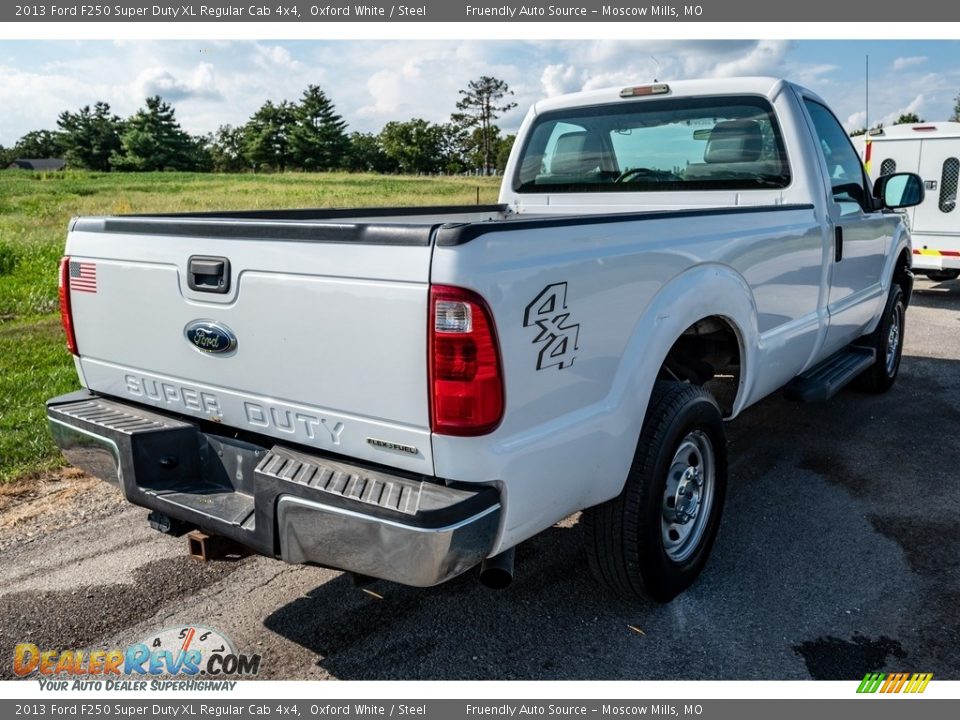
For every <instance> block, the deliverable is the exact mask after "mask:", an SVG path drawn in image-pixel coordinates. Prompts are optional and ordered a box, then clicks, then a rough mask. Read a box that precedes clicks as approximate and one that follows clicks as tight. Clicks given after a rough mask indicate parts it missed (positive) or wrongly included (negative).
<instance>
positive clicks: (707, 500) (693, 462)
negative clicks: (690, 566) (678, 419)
mask: <svg viewBox="0 0 960 720" xmlns="http://www.w3.org/2000/svg"><path fill="white" fill-rule="evenodd" d="M716 467H717V466H716V456H715V454H714V450H713V443H712V442H711V441H710V437H709V436H708V435H707V434H706V433H705V432H704V431H703V430H692V431H691V432H689V433H687V435H686V436H685V437H684V438H683V440H681V441H680V445H679V446H678V447H677V451H676V452H675V453H674V455H673V460H672V461H671V462H670V468H669V470H667V482H666V485H665V487H664V492H663V500H662V503H661V508H662V511H661V517H660V535H661V538H662V540H663V550H664V552H665V553H666V555H667V557H668V558H669V559H670V560H671V561H673V562H675V563H682V562H685V561H686V560H688V559H689V558H690V556H691V555H693V554H694V553H695V552H696V550H697V548H698V547H700V543H701V541H702V540H703V536H704V534H705V533H706V529H707V524H708V523H709V520H710V510H711V509H712V507H713V496H714V487H715V485H716V472H717V470H716Z"/></svg>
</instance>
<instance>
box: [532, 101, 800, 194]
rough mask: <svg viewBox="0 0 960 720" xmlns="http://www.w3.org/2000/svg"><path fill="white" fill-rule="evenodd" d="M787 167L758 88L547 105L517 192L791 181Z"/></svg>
mask: <svg viewBox="0 0 960 720" xmlns="http://www.w3.org/2000/svg"><path fill="white" fill-rule="evenodd" d="M789 184H790V168H789V164H788V162H787V157H786V152H785V151H784V143H783V136H782V134H781V131H780V127H779V125H778V124H777V120H776V116H775V114H774V111H773V108H772V107H771V106H770V103H769V102H768V101H767V100H766V99H765V98H761V97H753V96H743V97H739V96H724V97H713V98H703V97H698V98H669V99H663V100H644V101H639V102H638V101H633V102H625V103H622V104H611V105H600V106H591V107H584V108H569V109H564V110H560V111H555V112H549V113H544V114H543V115H541V116H540V117H538V118H537V119H536V120H535V121H534V124H533V126H532V127H531V129H530V131H529V132H528V133H527V142H526V144H525V146H524V148H523V151H522V153H521V156H520V162H519V163H518V166H517V172H516V175H515V177H514V179H513V189H514V190H515V191H516V192H519V193H543V192H550V193H559V192H591V191H594V192H660V191H675V190H759V189H770V188H785V187H787V186H788V185H789Z"/></svg>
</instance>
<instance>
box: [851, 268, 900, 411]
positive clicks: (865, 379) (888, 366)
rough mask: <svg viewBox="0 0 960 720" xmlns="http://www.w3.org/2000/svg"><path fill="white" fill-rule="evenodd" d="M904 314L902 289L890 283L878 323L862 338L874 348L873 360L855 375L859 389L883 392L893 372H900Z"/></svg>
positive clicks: (891, 381) (893, 380)
mask: <svg viewBox="0 0 960 720" xmlns="http://www.w3.org/2000/svg"><path fill="white" fill-rule="evenodd" d="M906 313H907V306H906V303H905V302H904V299H903V289H902V288H901V287H900V286H899V285H894V286H893V287H892V288H890V294H889V295H888V296H887V304H886V306H885V307H884V309H883V317H882V318H881V319H880V324H879V325H878V326H877V329H876V330H874V331H873V332H872V333H871V334H870V335H868V336H867V337H866V338H864V340H865V343H864V344H866V346H867V347H871V348H873V349H874V350H875V351H876V353H877V359H876V361H874V363H873V365H871V366H870V367H869V368H867V369H866V370H864V371H863V373H861V375H860V376H859V377H858V378H857V380H856V384H857V387H858V388H860V389H861V390H864V391H866V392H871V393H884V392H886V391H887V390H889V389H890V388H891V387H893V383H894V382H896V380H897V374H898V373H899V372H900V358H901V355H902V354H903V332H904V329H905V327H906V324H905V321H906V317H907V314H906ZM894 328H895V333H894ZM892 333H893V334H895V337H894V336H893V335H892Z"/></svg>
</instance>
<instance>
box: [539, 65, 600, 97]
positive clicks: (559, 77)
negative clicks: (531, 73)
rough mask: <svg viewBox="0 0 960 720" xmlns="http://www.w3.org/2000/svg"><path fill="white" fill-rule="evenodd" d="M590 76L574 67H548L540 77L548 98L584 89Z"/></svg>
mask: <svg viewBox="0 0 960 720" xmlns="http://www.w3.org/2000/svg"><path fill="white" fill-rule="evenodd" d="M588 77H589V75H588V74H587V72H586V71H585V70H583V69H578V68H575V67H574V66H573V65H563V64H558V65H547V66H546V67H545V68H544V69H543V73H541V75H540V85H542V86H543V93H544V95H546V96H547V97H553V96H555V95H564V94H566V93H572V92H577V91H578V90H580V89H581V88H583V86H584V83H585V82H586V81H587V78H588Z"/></svg>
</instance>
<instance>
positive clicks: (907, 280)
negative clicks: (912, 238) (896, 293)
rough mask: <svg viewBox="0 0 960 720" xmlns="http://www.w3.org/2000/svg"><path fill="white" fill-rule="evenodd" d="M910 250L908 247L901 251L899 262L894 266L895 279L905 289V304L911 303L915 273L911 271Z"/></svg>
mask: <svg viewBox="0 0 960 720" xmlns="http://www.w3.org/2000/svg"><path fill="white" fill-rule="evenodd" d="M910 265H911V262H910V252H909V250H907V248H904V249H903V250H901V251H900V255H899V256H898V257H897V264H896V265H894V266H893V281H894V282H895V283H897V285H899V286H900V287H901V288H902V289H903V301H904V304H906V305H909V304H910V296H911V295H912V294H913V273H912V272H911V271H910Z"/></svg>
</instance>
